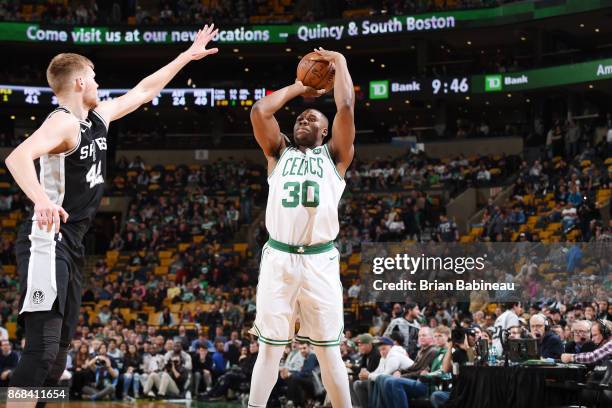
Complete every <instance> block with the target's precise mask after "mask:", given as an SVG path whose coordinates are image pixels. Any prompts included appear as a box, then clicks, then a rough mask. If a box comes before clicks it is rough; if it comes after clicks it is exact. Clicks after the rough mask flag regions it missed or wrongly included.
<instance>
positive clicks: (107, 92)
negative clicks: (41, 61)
mask: <svg viewBox="0 0 612 408" xmlns="http://www.w3.org/2000/svg"><path fill="white" fill-rule="evenodd" d="M128 91H129V89H98V98H99V99H100V100H101V101H105V100H108V99H113V98H116V97H118V96H121V95H123V94H125V93H126V92H128ZM265 95H266V89H265V88H212V87H211V88H166V89H163V90H162V91H161V92H160V93H159V94H158V95H157V96H156V97H155V98H153V100H152V101H151V104H152V105H153V106H158V105H161V106H178V107H181V106H202V107H205V106H208V107H217V106H230V107H233V106H236V107H238V106H252V105H253V104H254V103H255V101H257V100H259V99H261V98H263V97H264V96H265ZM0 103H1V104H11V105H20V104H25V105H43V106H44V105H57V98H56V97H55V95H53V92H52V91H51V88H48V87H38V86H23V85H3V84H0Z"/></svg>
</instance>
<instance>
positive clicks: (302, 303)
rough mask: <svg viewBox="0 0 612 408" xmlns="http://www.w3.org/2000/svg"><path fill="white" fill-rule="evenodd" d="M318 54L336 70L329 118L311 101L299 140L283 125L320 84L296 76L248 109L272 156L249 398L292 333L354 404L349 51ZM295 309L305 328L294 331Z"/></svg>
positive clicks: (331, 385) (270, 383) (261, 392)
mask: <svg viewBox="0 0 612 408" xmlns="http://www.w3.org/2000/svg"><path fill="white" fill-rule="evenodd" d="M315 51H316V53H317V55H318V57H316V59H317V60H321V61H328V62H329V63H330V64H332V66H333V67H334V69H335V77H334V99H335V102H336V108H337V112H336V116H335V117H334V122H333V125H332V128H331V138H330V140H329V142H328V143H326V144H323V139H324V138H325V137H326V136H327V135H328V132H329V130H328V120H327V118H326V117H325V116H324V115H323V114H322V113H321V112H319V111H318V110H315V109H307V110H305V111H304V112H302V113H301V114H300V115H299V116H298V117H297V119H296V121H295V124H294V126H293V141H292V142H290V141H289V140H288V139H287V138H286V137H285V136H284V135H283V134H282V133H281V131H280V128H279V125H278V122H277V121H276V119H275V118H274V114H275V113H276V112H277V111H278V110H279V109H281V108H283V106H284V105H285V104H286V103H287V102H289V101H290V100H292V99H293V98H295V97H297V96H300V95H308V96H319V95H321V94H322V93H323V92H324V90H315V89H312V88H310V87H307V86H304V85H303V84H302V83H301V82H300V81H296V82H295V83H294V84H293V85H289V86H287V87H285V88H282V89H280V90H278V91H276V92H274V93H272V94H270V95H267V96H266V97H264V98H262V99H260V100H259V101H258V102H257V103H256V104H255V105H254V106H253V109H252V110H251V122H252V125H253V131H254V133H255V138H256V139H257V142H258V143H259V145H260V146H261V148H262V150H263V152H264V154H265V156H266V159H267V160H268V184H269V186H270V190H269V194H268V205H267V208H266V228H267V230H268V233H269V234H270V239H269V240H268V242H267V243H266V244H265V245H264V247H263V249H262V254H261V267H260V273H259V282H258V286H257V314H256V318H255V324H254V325H253V328H252V329H251V333H253V334H255V335H257V336H258V338H259V341H260V343H261V344H260V349H259V354H258V356H257V362H256V363H255V368H254V370H253V376H252V380H251V393H250V396H249V407H265V406H266V403H267V401H268V398H269V396H270V392H271V391H272V388H273V387H274V384H275V383H276V381H277V378H278V368H279V362H280V359H281V356H282V354H283V349H284V347H285V345H287V344H290V343H291V340H292V339H293V338H294V337H295V338H296V339H297V340H299V341H302V342H307V343H310V344H311V345H312V346H313V347H314V350H315V353H316V356H317V359H318V361H319V364H320V366H321V375H322V379H323V385H324V386H325V389H326V390H327V393H328V395H329V397H330V400H331V402H332V405H333V407H334V408H347V407H350V406H351V399H350V394H349V385H348V376H347V372H346V368H345V366H344V363H343V362H342V358H341V356H340V347H339V345H340V341H341V339H342V336H343V329H344V328H343V320H344V315H343V305H342V284H341V283H340V266H339V256H338V250H337V249H336V248H335V247H334V245H333V240H334V239H335V238H336V236H337V235H338V231H339V224H338V203H339V201H340V197H341V196H342V192H343V191H344V187H345V185H346V183H345V181H344V174H345V172H346V170H347V169H348V167H349V165H350V164H351V161H352V160H353V155H354V147H353V142H354V140H355V123H354V113H353V112H354V103H355V92H354V89H353V81H352V79H351V76H350V74H349V71H348V68H347V64H346V59H345V58H344V56H343V55H342V54H340V53H337V52H332V51H326V50H323V49H322V48H319V49H317V50H315ZM297 318H299V321H300V330H299V332H298V333H297V335H294V334H295V333H294V330H295V322H296V319H297Z"/></svg>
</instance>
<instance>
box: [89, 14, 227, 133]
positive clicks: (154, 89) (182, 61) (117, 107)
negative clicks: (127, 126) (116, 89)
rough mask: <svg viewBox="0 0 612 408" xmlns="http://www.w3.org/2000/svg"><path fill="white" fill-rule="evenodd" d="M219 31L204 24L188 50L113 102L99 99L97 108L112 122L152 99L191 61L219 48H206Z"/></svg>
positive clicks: (213, 52) (107, 120)
mask: <svg viewBox="0 0 612 408" xmlns="http://www.w3.org/2000/svg"><path fill="white" fill-rule="evenodd" d="M217 32H218V30H217V29H215V26H214V24H212V25H211V26H210V27H209V26H204V28H203V29H201V30H199V31H198V35H197V36H196V39H195V41H194V42H193V44H192V45H191V47H189V49H188V50H187V51H185V52H182V53H180V54H179V56H178V57H176V58H175V59H174V60H173V61H172V62H170V63H169V64H168V65H166V66H164V67H162V68H160V69H159V70H157V71H156V72H154V73H153V74H151V75H149V76H148V77H146V78H144V79H143V80H142V81H140V82H139V83H138V85H136V86H135V87H134V88H133V89H132V90H130V91H129V92H128V93H126V94H125V95H122V96H120V97H118V98H115V99H113V100H110V101H104V102H100V104H99V105H98V107H97V108H96V111H97V112H98V113H99V114H100V115H101V116H102V117H103V118H104V119H105V120H106V122H107V123H109V122H110V121H113V120H116V119H119V118H121V117H123V116H125V115H127V114H128V113H130V112H133V111H134V110H136V109H138V107H139V106H141V105H143V104H145V103H148V102H150V101H151V100H152V99H153V98H155V97H156V96H157V94H159V91H161V90H162V89H163V88H164V87H165V86H166V85H167V84H168V82H170V81H171V80H172V78H174V76H175V75H176V74H177V73H178V72H179V71H180V70H181V69H182V68H183V67H184V66H185V65H187V64H188V63H189V62H190V61H195V60H199V59H202V58H204V57H206V56H208V55H211V54H216V53H217V52H218V51H219V50H218V49H217V48H210V49H207V48H206V45H208V43H209V42H210V41H211V40H212V39H213V37H214V36H215V35H216V34H217Z"/></svg>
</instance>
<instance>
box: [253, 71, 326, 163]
mask: <svg viewBox="0 0 612 408" xmlns="http://www.w3.org/2000/svg"><path fill="white" fill-rule="evenodd" d="M323 93H324V91H316V90H314V89H313V88H311V87H309V86H305V85H304V84H302V82H301V81H295V83H293V84H292V85H289V86H286V87H284V88H281V89H279V90H278V91H275V92H273V93H271V94H270V95H266V96H264V97H263V98H261V99H260V100H258V101H257V102H256V103H255V105H253V107H252V108H251V124H252V125H253V133H254V134H255V139H257V143H259V146H260V147H261V149H262V150H263V152H264V154H265V155H266V157H267V158H268V161H270V160H275V159H276V158H277V157H278V155H279V153H280V152H281V150H282V149H283V148H284V147H285V139H284V138H283V136H282V135H281V131H280V128H279V126H278V122H277V121H276V118H275V117H274V114H275V113H276V112H277V111H278V110H279V109H281V108H282V107H283V106H285V105H286V104H287V102H289V101H290V100H292V99H293V98H295V97H296V96H299V95H304V96H315V97H316V96H319V95H322V94H323Z"/></svg>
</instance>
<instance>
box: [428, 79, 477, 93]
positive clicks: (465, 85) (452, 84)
mask: <svg viewBox="0 0 612 408" xmlns="http://www.w3.org/2000/svg"><path fill="white" fill-rule="evenodd" d="M431 89H432V92H433V94H434V95H438V94H449V93H454V94H463V93H467V92H469V90H470V83H469V80H468V78H467V77H459V78H434V79H433V80H432V81H431Z"/></svg>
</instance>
